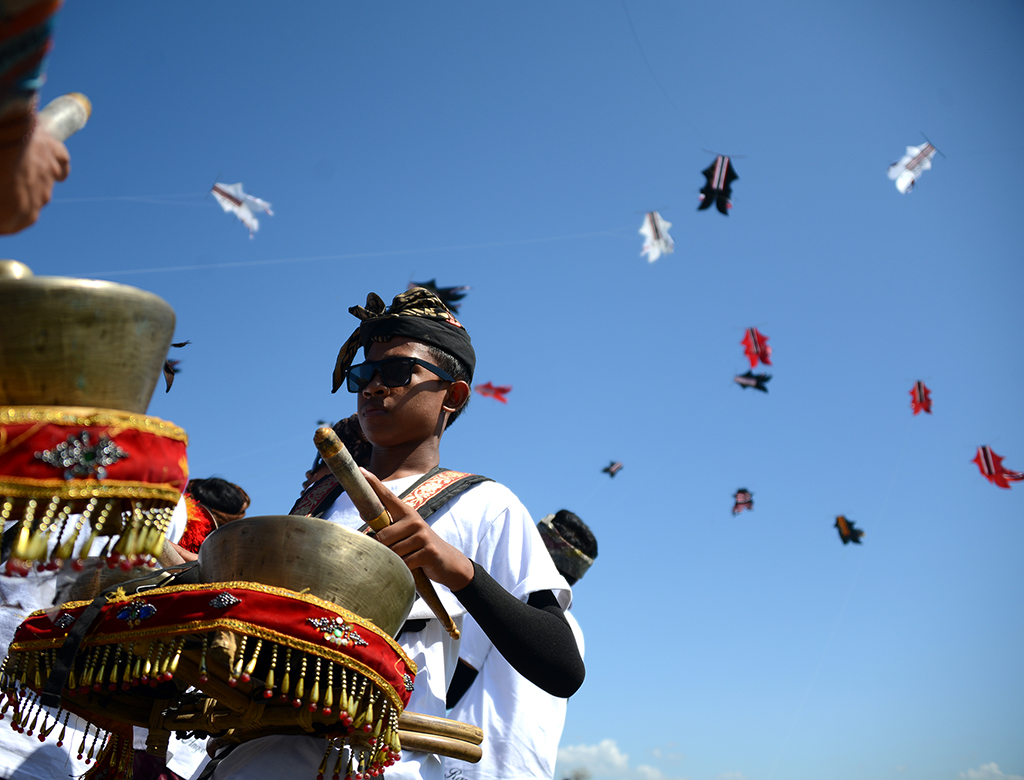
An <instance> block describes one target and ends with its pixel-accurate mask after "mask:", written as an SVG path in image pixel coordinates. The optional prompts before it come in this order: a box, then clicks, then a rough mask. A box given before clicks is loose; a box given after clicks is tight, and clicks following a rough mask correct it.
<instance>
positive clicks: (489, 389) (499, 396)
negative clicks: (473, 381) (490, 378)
mask: <svg viewBox="0 0 1024 780" xmlns="http://www.w3.org/2000/svg"><path fill="white" fill-rule="evenodd" d="M473 389H474V390H476V391H477V392H478V393H480V395H482V396H485V397H487V398H493V399H494V400H495V401H501V402H502V403H503V404H507V403H508V398H506V397H505V396H507V395H508V394H509V392H510V391H511V390H512V385H492V384H491V383H490V382H487V383H486V384H482V385H475V386H474V387H473Z"/></svg>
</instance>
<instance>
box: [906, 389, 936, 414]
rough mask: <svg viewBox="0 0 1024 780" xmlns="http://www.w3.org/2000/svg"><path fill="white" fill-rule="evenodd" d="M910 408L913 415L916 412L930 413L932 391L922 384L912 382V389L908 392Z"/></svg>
mask: <svg viewBox="0 0 1024 780" xmlns="http://www.w3.org/2000/svg"><path fill="white" fill-rule="evenodd" d="M910 408H911V409H913V410H914V414H917V413H918V412H927V413H928V414H931V413H932V391H931V390H929V389H928V388H927V387H926V386H925V384H924V382H914V389H913V390H911V391H910Z"/></svg>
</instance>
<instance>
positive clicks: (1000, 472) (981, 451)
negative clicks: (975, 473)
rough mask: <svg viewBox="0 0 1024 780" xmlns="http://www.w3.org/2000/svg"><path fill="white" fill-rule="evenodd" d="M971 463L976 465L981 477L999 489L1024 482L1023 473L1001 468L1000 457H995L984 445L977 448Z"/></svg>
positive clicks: (1001, 461)
mask: <svg viewBox="0 0 1024 780" xmlns="http://www.w3.org/2000/svg"><path fill="white" fill-rule="evenodd" d="M971 463H976V464H978V470H979V471H980V472H981V476H983V477H984V478H985V479H987V480H988V481H989V482H991V483H992V484H993V485H998V486H999V487H1001V488H1008V487H1010V483H1011V482H1020V481H1021V480H1024V473H1022V472H1020V471H1007V470H1006V469H1005V468H1003V459H1002V457H1001V456H999V455H996V454H995V453H994V452H992V448H991V447H988V446H986V445H984V444H983V445H982V446H980V447H978V454H977V455H975V456H974V460H972V461H971Z"/></svg>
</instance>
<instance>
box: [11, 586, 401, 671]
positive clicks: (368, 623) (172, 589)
mask: <svg viewBox="0 0 1024 780" xmlns="http://www.w3.org/2000/svg"><path fill="white" fill-rule="evenodd" d="M194 590H205V591H210V592H211V593H212V594H216V592H217V591H221V590H251V591H256V592H258V593H270V594H272V595H275V596H284V597H285V598H289V599H293V600H294V601H303V602H305V603H307V604H312V605H313V606H314V607H320V608H322V609H326V610H328V611H330V612H334V613H335V614H338V615H340V616H341V617H343V618H345V620H346V622H348V623H354V624H356V625H359V626H362V627H363V628H365V629H368V630H370V631H372V632H373V633H374V634H376V635H377V636H379V637H380V638H381V639H383V640H385V641H386V642H387V643H388V644H389V645H390V646H391V648H392V649H393V650H395V651H396V652H397V653H398V654H399V655H400V657H401V658H402V660H403V661H405V663H406V665H407V666H408V667H409V669H410V670H411V671H412V672H413V673H414V674H415V673H416V672H417V671H418V669H417V667H416V662H415V661H413V660H412V659H411V658H409V656H408V655H406V654H405V650H403V649H402V646H401V645H399V644H398V643H397V642H396V641H395V640H394V639H392V638H391V637H390V636H388V634H387V633H385V632H384V631H382V630H381V629H380V626H378V625H377V624H376V623H374V622H373V621H372V620H367V619H366V618H364V617H360V616H359V615H357V614H355V613H354V612H349V611H348V610H347V609H345V608H344V607H342V606H340V605H339V604H335V603H333V602H331V601H327V600H326V599H322V598H319V597H317V596H313V595H312V594H309V593H296V592H295V591H293V590H288V589H286V588H277V587H274V586H273V585H261V584H260V583H258V582H212V583H207V584H204V585H167V586H165V587H162V588H153V589H152V590H147V591H144V592H143V593H133V594H130V595H129V594H124V595H123V596H122V595H120V594H121V591H120V590H118V591H115V593H114V594H108V596H107V604H108V605H109V604H125V603H127V602H129V601H134V600H135V599H140V598H141V599H147V598H150V597H151V596H160V595H163V594H164V593H184V592H188V591H194ZM111 596H113V597H111ZM91 603H92V601H68V602H65V603H64V604H62V605H61V606H60V608H59V611H60V612H71V611H73V610H75V609H78V608H79V607H86V606H88V605H89V604H91ZM52 612H53V607H49V608H47V609H39V610H36V611H35V612H33V613H32V614H31V615H29V617H33V616H35V615H43V614H49V613H52ZM220 619H221V618H211V620H220ZM224 619H226V620H234V618H224ZM196 622H197V623H204V622H207V621H196ZM189 625H191V624H189ZM165 628H166V627H165ZM161 630H163V629H161ZM268 630H269V629H268ZM138 633H139V629H135V631H134V632H133V634H132V635H137V634H138ZM175 633H181V632H177V631H176V632H175ZM105 636H112V635H111V634H106V635H105ZM35 641H40V642H48V641H50V640H35ZM63 641H64V638H63V637H61V638H60V642H63ZM296 641H299V640H296ZM303 641H304V640H303ZM82 644H83V645H84V644H86V641H83V642H82ZM95 644H99V643H95ZM104 644H106V643H104ZM11 646H12V647H14V644H13V643H12V645H11ZM19 646H22V645H21V643H19ZM316 647H323V646H322V645H316ZM296 649H298V648H296ZM325 649H326V648H325Z"/></svg>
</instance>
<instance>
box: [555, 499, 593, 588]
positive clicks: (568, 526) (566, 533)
mask: <svg viewBox="0 0 1024 780" xmlns="http://www.w3.org/2000/svg"><path fill="white" fill-rule="evenodd" d="M551 525H553V526H554V527H555V530H556V531H558V533H559V534H561V536H562V538H563V539H565V541H567V542H568V543H569V544H571V545H572V546H573V547H575V548H576V549H577V550H579V551H580V552H581V553H583V554H584V555H586V556H587V557H588V558H591V559H593V558H596V557H597V538H596V537H595V536H594V532H593V531H591V530H590V526H588V525H587V524H586V523H584V522H583V521H582V520H580V518H579V517H578V516H577V515H574V514H573V513H572V512H570V511H569V510H568V509H559V510H558V511H557V512H556V513H555V516H554V517H552V518H551ZM558 573H559V574H561V575H562V576H563V577H565V579H566V580H567V581H568V583H569V585H575V584H576V582H577V581H578V579H579V578H578V577H573V576H571V575H569V574H566V573H565V572H564V571H562V570H561V569H559V571H558Z"/></svg>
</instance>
